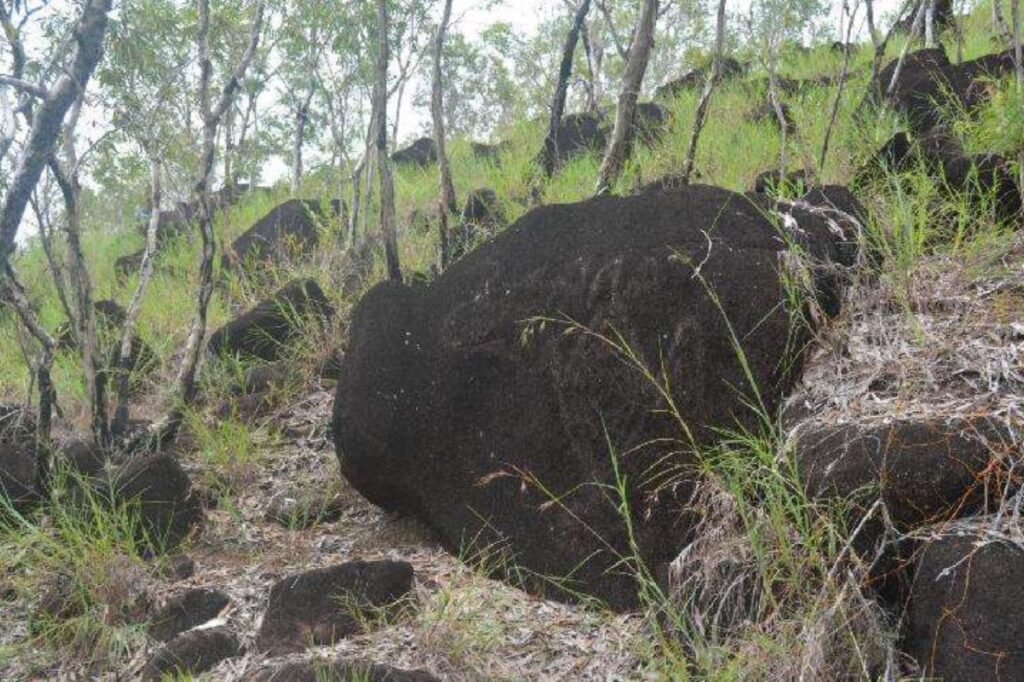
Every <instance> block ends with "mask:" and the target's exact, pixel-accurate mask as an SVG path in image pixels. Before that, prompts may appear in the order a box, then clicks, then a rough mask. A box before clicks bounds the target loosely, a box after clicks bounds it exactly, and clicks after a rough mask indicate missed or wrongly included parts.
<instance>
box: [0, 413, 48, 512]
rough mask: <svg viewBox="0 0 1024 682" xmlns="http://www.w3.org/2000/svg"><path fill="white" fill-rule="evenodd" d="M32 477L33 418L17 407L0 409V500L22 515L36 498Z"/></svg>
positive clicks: (34, 429) (33, 468)
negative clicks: (3, 500) (0, 498)
mask: <svg viewBox="0 0 1024 682" xmlns="http://www.w3.org/2000/svg"><path fill="white" fill-rule="evenodd" d="M35 475H36V417H35V414H34V413H33V412H32V411H31V410H28V409H25V408H23V407H20V406H18V405H0V497H2V498H4V499H5V500H6V501H7V502H10V503H11V504H12V505H13V506H14V508H15V509H16V510H18V511H24V510H25V509H26V508H27V507H30V506H31V505H32V504H33V503H34V502H36V501H37V500H38V497H39V496H38V491H37V490H36V485H35ZM3 504H4V503H0V513H2V511H3Z"/></svg>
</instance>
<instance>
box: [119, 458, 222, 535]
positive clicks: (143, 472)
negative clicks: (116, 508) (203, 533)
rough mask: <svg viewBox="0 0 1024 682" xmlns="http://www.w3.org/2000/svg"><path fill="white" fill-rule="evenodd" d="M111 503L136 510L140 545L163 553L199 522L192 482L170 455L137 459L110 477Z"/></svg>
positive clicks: (200, 512)
mask: <svg viewBox="0 0 1024 682" xmlns="http://www.w3.org/2000/svg"><path fill="white" fill-rule="evenodd" d="M107 488H108V495H109V496H110V499H111V500H112V501H113V502H114V503H116V504H120V505H127V506H129V507H131V508H134V509H136V510H137V512H138V514H139V520H140V527H139V531H140V537H139V540H140V541H144V542H145V543H146V544H147V545H148V546H149V548H150V549H151V550H152V551H155V552H157V553H162V552H165V551H167V550H170V549H173V548H174V547H177V546H178V545H179V544H180V543H181V541H182V540H184V539H185V538H186V537H187V536H188V535H189V533H190V532H191V531H192V528H193V527H194V526H195V525H196V524H197V523H199V521H200V520H201V519H202V509H201V508H200V505H199V501H198V499H197V498H196V496H195V495H194V494H193V491H192V482H191V480H190V479H189V477H188V474H186V473H185V470H184V469H183V468H182V467H181V464H179V463H178V461H177V460H176V459H175V458H174V457H173V456H171V455H169V454H157V455H146V456H138V457H135V458H133V459H130V460H128V462H126V463H125V464H124V465H122V466H121V467H119V468H118V469H117V470H116V471H114V472H113V474H111V475H110V477H109V480H108V483H107Z"/></svg>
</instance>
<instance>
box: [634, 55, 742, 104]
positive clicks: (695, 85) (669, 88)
mask: <svg viewBox="0 0 1024 682" xmlns="http://www.w3.org/2000/svg"><path fill="white" fill-rule="evenodd" d="M708 69H710V67H708ZM745 72H746V69H745V68H744V67H743V65H742V64H740V63H739V62H738V61H736V59H734V58H732V57H724V58H723V59H722V70H721V72H720V73H719V81H723V80H730V79H733V78H737V77H739V76H742V75H743V74H744V73H745ZM707 74H708V70H707V69H693V70H692V71H689V72H687V73H686V74H685V75H683V76H680V77H679V78H677V79H675V80H672V81H669V82H668V83H665V84H664V85H662V86H660V87H658V89H657V90H655V91H654V96H655V97H658V98H662V97H664V98H671V97H675V96H676V95H678V94H679V93H681V92H682V91H683V90H688V89H693V90H700V89H701V88H703V87H704V81H705V80H707Z"/></svg>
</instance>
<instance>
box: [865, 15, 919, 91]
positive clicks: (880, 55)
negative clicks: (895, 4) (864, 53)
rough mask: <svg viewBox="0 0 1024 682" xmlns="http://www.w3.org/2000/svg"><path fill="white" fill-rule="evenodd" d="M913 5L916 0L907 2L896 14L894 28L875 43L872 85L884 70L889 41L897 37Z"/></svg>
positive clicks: (872, 62)
mask: <svg viewBox="0 0 1024 682" xmlns="http://www.w3.org/2000/svg"><path fill="white" fill-rule="evenodd" d="M913 4H914V0H906V2H904V3H903V6H902V7H901V8H900V10H899V12H898V13H897V14H896V17H895V18H894V19H893V22H892V26H890V27H889V31H888V32H887V33H886V34H885V38H884V39H883V40H881V41H879V42H876V43H875V56H874V58H873V59H872V60H871V82H872V83H877V82H878V74H879V72H880V71H881V68H882V59H884V58H885V50H886V48H887V47H889V41H890V40H892V37H893V35H895V33H896V29H897V28H898V27H899V24H900V21H901V20H902V19H903V15H904V14H906V13H907V10H909V9H910V8H911V7H912V6H913ZM869 7H870V5H869ZM875 94H877V95H878V96H881V95H882V94H883V93H881V92H878V93H872V95H875Z"/></svg>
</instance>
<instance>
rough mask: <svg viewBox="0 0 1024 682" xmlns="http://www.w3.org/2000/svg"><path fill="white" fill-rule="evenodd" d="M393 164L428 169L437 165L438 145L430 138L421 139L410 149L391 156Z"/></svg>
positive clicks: (401, 150) (409, 147)
mask: <svg viewBox="0 0 1024 682" xmlns="http://www.w3.org/2000/svg"><path fill="white" fill-rule="evenodd" d="M391 163H393V164H395V165H396V166H416V167H418V168H426V167H427V166H429V165H430V164H432V163H437V145H436V144H434V140H433V139H431V138H429V137H421V138H420V139H418V140H416V141H415V142H413V143H412V144H410V145H409V146H408V147H404V148H402V149H399V150H398V151H397V152H395V153H394V154H392V155H391Z"/></svg>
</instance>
